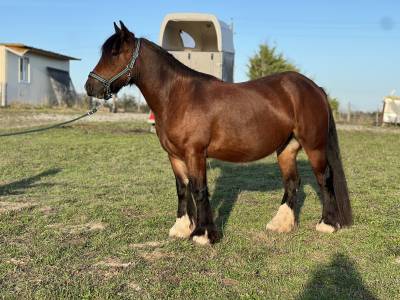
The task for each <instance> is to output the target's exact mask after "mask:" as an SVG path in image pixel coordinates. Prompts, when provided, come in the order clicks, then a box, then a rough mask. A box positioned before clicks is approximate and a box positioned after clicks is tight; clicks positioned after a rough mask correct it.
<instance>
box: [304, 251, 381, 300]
mask: <svg viewBox="0 0 400 300" xmlns="http://www.w3.org/2000/svg"><path fill="white" fill-rule="evenodd" d="M296 299H297V300H305V299H343V300H346V299H348V300H350V299H371V300H372V299H373V300H375V299H378V298H377V297H376V296H374V294H373V293H372V292H370V291H369V290H368V289H367V288H366V287H365V285H364V283H363V280H362V278H361V275H360V273H359V272H358V271H357V269H356V267H355V265H354V263H353V262H352V261H351V260H350V258H349V257H347V256H346V255H344V254H341V253H336V254H335V255H334V256H333V258H332V260H331V262H330V263H329V264H327V265H322V266H318V267H317V268H316V270H315V271H314V273H313V274H312V277H311V279H310V280H309V281H308V283H307V284H306V286H305V288H304V291H303V292H302V293H301V294H300V295H298V296H297V298H296Z"/></svg>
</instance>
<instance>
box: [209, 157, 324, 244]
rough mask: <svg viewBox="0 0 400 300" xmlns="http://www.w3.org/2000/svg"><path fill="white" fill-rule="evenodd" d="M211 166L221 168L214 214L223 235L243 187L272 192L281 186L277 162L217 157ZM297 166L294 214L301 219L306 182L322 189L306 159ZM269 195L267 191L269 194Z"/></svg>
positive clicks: (212, 196)
mask: <svg viewBox="0 0 400 300" xmlns="http://www.w3.org/2000/svg"><path fill="white" fill-rule="evenodd" d="M210 165H211V169H216V168H218V169H220V171H221V174H220V176H219V177H218V178H217V179H216V182H215V189H214V192H213V193H212V195H211V206H212V209H213V214H214V216H215V220H214V222H215V225H216V226H217V228H218V229H219V232H220V234H221V238H222V237H223V235H224V228H225V226H226V224H227V222H228V220H229V217H230V214H231V212H232V210H233V208H234V206H235V204H236V201H237V200H238V197H239V194H240V192H241V191H258V192H265V193H268V192H271V191H276V190H280V189H282V196H283V182H282V176H281V172H280V169H279V165H278V163H277V162H274V163H261V162H258V163H257V162H256V163H249V164H233V163H227V162H222V161H218V160H212V161H210ZM297 167H298V171H299V176H300V178H301V184H300V188H299V191H298V194H297V205H296V207H295V218H296V220H297V221H298V222H299V215H300V212H301V208H302V206H303V204H304V199H305V193H304V185H305V184H310V185H311V186H312V187H313V189H314V190H315V191H316V192H317V193H319V188H318V186H317V182H316V180H315V177H314V174H313V172H312V170H311V167H310V165H309V163H308V161H306V160H298V161H297ZM266 197H267V195H266Z"/></svg>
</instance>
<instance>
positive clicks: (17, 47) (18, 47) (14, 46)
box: [0, 43, 80, 60]
mask: <svg viewBox="0 0 400 300" xmlns="http://www.w3.org/2000/svg"><path fill="white" fill-rule="evenodd" d="M0 46H5V47H7V48H9V49H11V50H14V52H16V53H17V54H19V55H23V54H25V53H26V52H28V51H29V52H31V53H35V54H39V55H42V56H47V57H51V58H55V59H60V60H80V59H79V58H75V57H72V56H68V55H64V54H60V53H56V52H52V51H48V50H43V49H39V48H35V47H32V46H28V45H25V44H20V43H0Z"/></svg>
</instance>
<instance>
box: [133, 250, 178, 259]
mask: <svg viewBox="0 0 400 300" xmlns="http://www.w3.org/2000/svg"><path fill="white" fill-rule="evenodd" d="M139 255H140V257H141V258H143V259H144V260H146V261H148V262H155V261H157V260H160V259H162V258H166V257H171V256H172V255H171V254H170V253H167V252H163V251H160V250H157V249H156V250H154V251H152V252H143V253H140V254H139Z"/></svg>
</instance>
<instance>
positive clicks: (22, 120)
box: [0, 111, 400, 134]
mask: <svg viewBox="0 0 400 300" xmlns="http://www.w3.org/2000/svg"><path fill="white" fill-rule="evenodd" d="M81 114H82V113H42V112H40V113H31V112H21V113H18V112H12V113H7V112H2V111H0V129H11V128H25V127H32V126H46V125H49V124H53V123H57V122H64V121H68V120H71V119H73V118H75V117H78V116H79V115H81ZM147 118H148V114H146V113H116V114H112V113H109V112H103V111H99V112H97V113H96V114H94V115H92V116H89V117H86V118H84V119H82V120H80V121H78V122H79V123H86V122H129V121H147ZM336 126H337V128H338V129H339V130H346V131H369V132H376V133H379V132H390V133H397V134H400V127H374V126H365V125H351V124H337V125H336Z"/></svg>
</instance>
